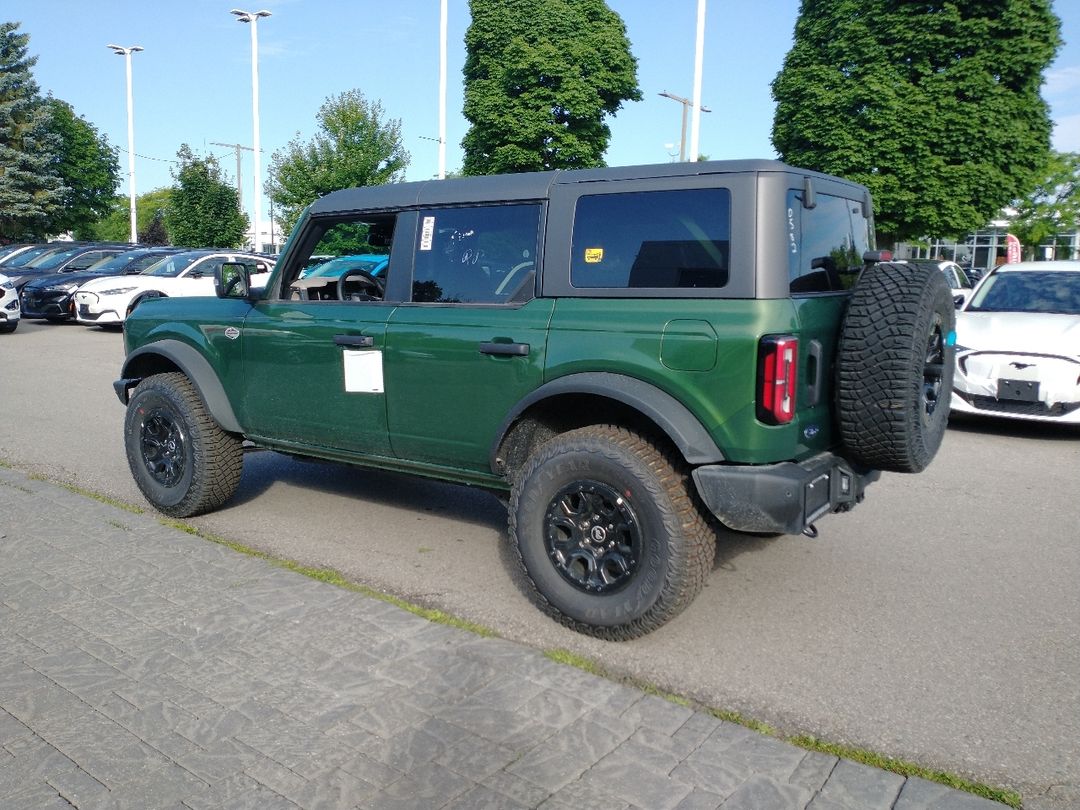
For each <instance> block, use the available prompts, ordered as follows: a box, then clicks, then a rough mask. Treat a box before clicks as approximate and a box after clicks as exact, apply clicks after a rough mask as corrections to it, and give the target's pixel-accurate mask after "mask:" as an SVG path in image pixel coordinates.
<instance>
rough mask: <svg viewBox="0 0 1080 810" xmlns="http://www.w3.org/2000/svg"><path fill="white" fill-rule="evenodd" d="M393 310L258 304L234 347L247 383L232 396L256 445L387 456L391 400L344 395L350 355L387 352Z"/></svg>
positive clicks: (381, 306)
mask: <svg viewBox="0 0 1080 810" xmlns="http://www.w3.org/2000/svg"><path fill="white" fill-rule="evenodd" d="M393 309H394V308H393V306H392V305H389V304H379V303H366V304H362V305H361V304H356V303H351V302H340V301H259V302H257V303H256V304H255V306H253V307H252V308H251V309H250V311H249V313H248V316H247V318H246V320H245V322H244V326H243V330H242V335H241V337H240V339H239V340H238V341H237V342H239V343H241V344H242V347H243V382H242V384H240V385H238V386H237V387H236V388H235V389H234V390H233V391H232V392H231V396H230V398H231V399H232V400H233V402H234V403H235V405H236V407H237V410H238V415H239V417H240V421H241V422H242V423H243V424H244V425H245V429H246V432H247V433H248V434H249V435H250V436H251V437H252V438H253V439H254V440H273V441H280V442H285V443H287V444H290V445H297V446H300V445H309V446H311V447H319V448H324V449H328V450H335V451H346V452H357V453H363V454H367V455H376V456H389V455H392V454H391V451H390V442H389V438H388V436H387V428H386V398H385V396H384V395H382V394H375V393H358V392H347V391H346V390H345V354H346V352H350V351H363V352H367V351H371V352H382V351H383V350H384V349H385V341H386V322H387V319H388V318H389V317H390V315H391V313H392V312H393ZM339 335H343V336H348V337H369V338H371V343H372V345H371V347H370V349H351V348H345V347H343V346H340V345H337V344H336V343H335V340H334V339H335V337H337V336H339Z"/></svg>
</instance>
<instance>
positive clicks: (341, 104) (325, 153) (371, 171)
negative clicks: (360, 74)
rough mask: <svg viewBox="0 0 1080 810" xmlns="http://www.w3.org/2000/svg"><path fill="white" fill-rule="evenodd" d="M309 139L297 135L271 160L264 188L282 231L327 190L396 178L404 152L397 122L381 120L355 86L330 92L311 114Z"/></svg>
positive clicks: (404, 160) (380, 110) (377, 105)
mask: <svg viewBox="0 0 1080 810" xmlns="http://www.w3.org/2000/svg"><path fill="white" fill-rule="evenodd" d="M316 120H317V122H318V127H319V129H318V132H317V133H316V134H315V137H314V138H312V139H311V140H310V141H306V142H305V141H303V140H301V138H300V134H299V133H297V134H296V136H295V137H294V138H293V139H292V140H291V141H289V143H288V145H286V146H285V147H284V148H282V149H279V150H277V151H276V152H274V154H273V156H272V157H271V159H270V172H269V175H270V179H269V180H268V181H267V183H266V191H267V194H269V196H270V199H271V200H272V201H273V202H274V205H275V207H276V210H275V217H276V219H277V220H278V221H279V222H280V223H281V225H282V229H283V230H284V231H285V232H286V233H287V232H290V231H292V229H293V226H294V225H295V224H296V221H297V219H299V218H300V214H301V212H303V210H304V208H306V207H307V206H309V205H310V204H311V203H313V202H314V201H315V200H317V199H318V198H319V197H321V196H322V195H324V194H327V193H329V192H331V191H337V190H338V189H343V188H352V187H354V186H375V185H380V184H382V183H391V182H395V181H398V180H401V179H402V178H403V177H404V174H405V168H406V167H407V166H408V165H409V158H410V156H409V153H408V151H406V149H405V147H404V146H402V143H401V121H400V120H399V119H396V118H393V119H386V118H385V112H384V111H383V107H382V104H381V103H379V102H377V101H375V102H372V101H368V100H367V99H366V98H365V97H364V94H363V93H361V92H360V91H359V90H349V91H347V92H345V93H341V94H340V95H337V96H331V97H329V98H328V99H326V101H325V102H323V105H322V106H321V107H320V108H319V112H318V115H317V116H316Z"/></svg>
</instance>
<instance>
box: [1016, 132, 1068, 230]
mask: <svg viewBox="0 0 1080 810" xmlns="http://www.w3.org/2000/svg"><path fill="white" fill-rule="evenodd" d="M1013 208H1015V209H1016V216H1015V217H1013V220H1012V222H1011V223H1010V224H1009V230H1010V231H1011V232H1012V233H1013V234H1015V235H1016V237H1017V239H1019V240H1020V242H1021V243H1022V244H1023V245H1024V246H1025V248H1027V249H1029V250H1033V249H1034V248H1035V247H1037V246H1038V245H1040V244H1042V243H1043V242H1044V241H1045V240H1046V239H1047V238H1048V237H1052V236H1054V235H1055V234H1057V233H1060V232H1061V231H1071V230H1075V229H1076V228H1077V227H1078V226H1080V152H1054V153H1053V154H1052V155H1051V156H1050V159H1049V160H1048V161H1047V163H1046V165H1045V167H1044V168H1043V171H1042V173H1041V175H1040V179H1039V181H1038V184H1037V185H1036V186H1035V190H1034V191H1033V192H1032V193H1031V194H1029V195H1028V196H1027V197H1024V198H1023V199H1021V200H1019V201H1017V202H1016V203H1015V204H1014V205H1013Z"/></svg>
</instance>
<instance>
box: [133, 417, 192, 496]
mask: <svg viewBox="0 0 1080 810" xmlns="http://www.w3.org/2000/svg"><path fill="white" fill-rule="evenodd" d="M139 444H140V446H141V448H142V460H143V464H145V465H146V470H147V472H149V473H150V476H151V477H152V478H153V479H154V480H155V481H157V482H158V483H159V484H161V486H163V487H174V486H176V485H177V484H178V483H180V480H181V479H182V478H183V477H184V471H185V469H186V468H187V437H186V436H185V435H184V430H183V428H182V427H181V425H180V424H179V423H178V422H177V421H176V417H175V416H174V415H173V414H172V413H171V412H169V411H168V410H167V409H165V408H155V409H154V410H153V411H151V412H150V413H147V414H145V415H144V416H143V418H142V420H141V422H140V425H139Z"/></svg>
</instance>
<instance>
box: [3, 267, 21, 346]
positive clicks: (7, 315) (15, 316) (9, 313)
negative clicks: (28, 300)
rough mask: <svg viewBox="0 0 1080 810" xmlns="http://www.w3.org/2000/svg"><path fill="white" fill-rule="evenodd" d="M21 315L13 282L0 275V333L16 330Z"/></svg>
mask: <svg viewBox="0 0 1080 810" xmlns="http://www.w3.org/2000/svg"><path fill="white" fill-rule="evenodd" d="M21 315H22V310H21V308H20V307H19V294H18V293H17V292H16V291H15V284H14V282H12V280H11V279H9V278H8V277H7V276H5V275H0V333H4V332H14V331H15V330H16V329H18V328H19V318H20V316H21Z"/></svg>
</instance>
